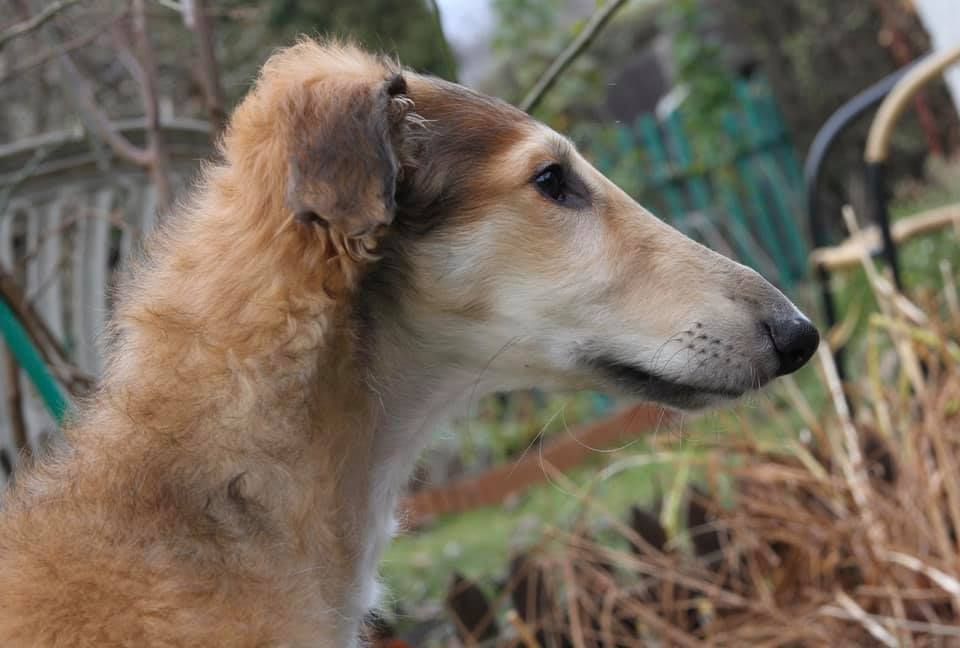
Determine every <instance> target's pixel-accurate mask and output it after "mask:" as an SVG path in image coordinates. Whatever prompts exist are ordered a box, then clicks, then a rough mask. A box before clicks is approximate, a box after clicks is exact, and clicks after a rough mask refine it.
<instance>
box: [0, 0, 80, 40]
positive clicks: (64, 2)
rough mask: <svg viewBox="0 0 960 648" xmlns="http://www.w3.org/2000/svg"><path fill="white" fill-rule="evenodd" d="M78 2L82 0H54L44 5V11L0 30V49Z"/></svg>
mask: <svg viewBox="0 0 960 648" xmlns="http://www.w3.org/2000/svg"><path fill="white" fill-rule="evenodd" d="M78 2H80V0H54V1H53V2H51V3H50V4H48V5H47V6H46V7H44V8H43V11H41V12H40V13H38V14H36V15H34V16H31V17H30V18H27V19H26V20H24V21H22V22H18V23H17V24H15V25H14V26H13V27H10V28H9V29H6V30H4V31H3V32H0V50H2V49H3V48H4V46H5V45H6V44H7V43H8V42H10V41H12V40H13V39H14V38H19V37H20V36H23V35H25V34H28V33H30V32H32V31H33V30H35V29H39V28H40V27H42V26H43V25H44V24H45V23H46V22H47V21H48V20H50V19H51V18H53V17H54V16H56V15H57V14H58V13H60V12H61V11H63V10H64V9H66V8H67V7H70V6H71V5H75V4H77V3H78Z"/></svg>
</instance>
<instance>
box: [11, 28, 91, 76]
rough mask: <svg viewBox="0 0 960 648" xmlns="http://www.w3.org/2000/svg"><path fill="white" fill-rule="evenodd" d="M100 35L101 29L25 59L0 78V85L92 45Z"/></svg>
mask: <svg viewBox="0 0 960 648" xmlns="http://www.w3.org/2000/svg"><path fill="white" fill-rule="evenodd" d="M102 34H103V27H100V28H98V29H96V30H94V31H92V32H89V33H87V34H84V35H82V36H77V37H76V38H72V39H70V40H68V41H67V42H65V43H61V44H60V45H59V46H58V47H56V48H48V49H45V50H43V51H42V52H40V53H39V54H37V55H35V56H31V57H29V58H26V59H24V60H23V61H22V62H21V63H20V64H19V65H15V66H13V67H11V68H10V70H8V71H7V73H6V74H4V75H3V76H2V77H0V85H2V84H4V83H6V82H7V81H10V80H11V79H15V78H16V77H17V76H19V75H21V74H23V73H24V72H26V71H28V70H31V69H33V68H35V67H37V66H38V65H43V64H44V63H47V62H49V61H52V60H53V59H55V58H57V57H58V56H60V55H61V54H64V53H65V52H72V51H73V50H75V49H78V48H80V47H83V46H84V45H87V44H89V43H92V42H93V41H94V40H96V39H97V38H98V37H99V36H101V35H102Z"/></svg>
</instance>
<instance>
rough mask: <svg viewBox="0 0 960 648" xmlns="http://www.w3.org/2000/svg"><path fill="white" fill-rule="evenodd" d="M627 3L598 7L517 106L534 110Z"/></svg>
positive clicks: (615, 1) (613, 0)
mask: <svg viewBox="0 0 960 648" xmlns="http://www.w3.org/2000/svg"><path fill="white" fill-rule="evenodd" d="M625 4H627V0H608V2H607V3H606V4H605V5H603V6H602V7H600V8H599V9H597V10H596V11H595V12H594V13H593V15H592V16H590V20H588V21H587V24H586V25H585V26H584V27H583V31H581V32H580V33H579V34H578V35H577V37H576V38H574V39H573V41H572V42H571V43H570V44H569V45H567V47H566V49H564V50H563V51H562V52H561V53H560V56H558V57H557V58H556V59H555V60H554V61H553V63H551V64H550V67H548V68H547V71H546V72H544V73H543V76H541V77H540V79H539V80H538V81H537V82H536V83H535V84H534V85H533V87H532V88H531V89H530V91H529V92H528V93H527V95H526V96H525V97H524V98H523V100H522V101H521V102H520V103H519V104H518V105H517V107H518V108H520V110H522V111H524V112H532V111H533V110H534V109H535V108H536V107H537V106H538V105H539V104H540V101H541V100H542V99H543V97H544V95H546V94H547V91H548V90H550V88H552V87H553V84H554V83H556V81H557V79H558V78H559V77H560V74H561V73H562V72H563V71H564V70H566V69H567V67H568V66H569V65H570V64H571V63H573V61H574V60H575V59H576V58H577V57H578V56H580V54H581V53H583V51H584V50H585V49H587V47H588V46H589V45H590V43H592V42H593V39H594V38H596V36H597V34H599V33H600V31H601V30H602V29H603V27H604V25H606V24H607V23H608V22H609V21H610V19H611V18H612V17H613V15H614V14H615V13H616V12H617V10H618V9H620V8H621V7H622V6H623V5H625Z"/></svg>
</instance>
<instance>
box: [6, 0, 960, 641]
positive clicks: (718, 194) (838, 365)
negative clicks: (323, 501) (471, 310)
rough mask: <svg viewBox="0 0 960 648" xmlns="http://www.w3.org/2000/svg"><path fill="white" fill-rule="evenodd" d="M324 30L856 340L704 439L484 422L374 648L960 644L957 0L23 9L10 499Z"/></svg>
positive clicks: (229, 2)
mask: <svg viewBox="0 0 960 648" xmlns="http://www.w3.org/2000/svg"><path fill="white" fill-rule="evenodd" d="M299 34H311V35H326V34H330V35H337V36H341V37H349V38H352V39H355V40H357V41H359V42H361V43H362V44H364V45H365V46H366V47H368V48H371V49H374V50H378V51H382V52H386V53H389V54H391V55H395V56H397V57H398V58H399V59H400V60H401V61H402V62H403V63H404V64H405V65H407V66H408V67H411V68H413V69H415V70H417V71H421V72H427V73H431V74H435V75H438V76H442V77H444V78H447V79H450V80H454V81H458V82H460V83H463V84H465V85H468V86H471V87H474V88H477V89H478V90H481V91H483V92H486V93H489V94H492V95H496V96H498V97H501V98H503V99H505V100H507V101H509V102H511V103H515V104H517V105H519V106H521V107H523V108H524V109H526V110H530V111H531V112H532V114H534V115H535V116H536V117H537V118H539V119H541V120H543V121H545V122H546V123H548V124H549V125H551V126H552V127H554V128H555V129H557V130H559V131H561V132H563V133H566V134H567V135H569V136H570V137H571V138H572V139H573V140H574V141H575V142H576V143H577V145H578V146H579V147H580V148H581V149H582V151H583V152H584V154H585V155H586V156H587V157H588V158H589V159H590V160H591V161H592V162H593V163H594V164H596V165H597V166H598V168H600V169H601V170H602V171H603V172H604V173H606V174H607V175H608V176H609V177H611V178H612V179H613V180H614V181H616V182H617V183H618V184H619V185H620V186H621V187H623V188H624V189H625V190H626V191H628V192H629V193H630V194H631V195H633V196H634V197H635V198H637V199H638V200H639V201H640V202H641V203H642V204H644V205H645V206H647V207H649V208H650V209H651V210H652V211H654V212H655V213H656V214H657V215H658V216H660V217H661V218H663V219H664V220H666V221H668V222H670V223H671V224H673V225H674V226H675V227H677V228H679V229H681V230H683V231H684V232H686V233H687V234H688V235H690V236H692V237H694V238H696V239H698V240H700V241H701V242H703V243H704V244H706V245H708V246H710V247H712V248H713V249H716V250H718V251H720V252H722V253H724V254H726V255H728V256H731V257H733V258H736V259H738V260H740V261H741V262H743V263H745V264H748V265H750V266H752V267H754V268H756V269H757V270H759V271H760V272H761V273H763V274H764V275H765V276H766V277H768V278H770V279H771V280H772V281H773V282H774V283H776V284H777V285H778V286H779V287H780V288H781V289H782V290H784V291H785V292H787V293H788V294H789V295H790V296H791V297H792V298H793V299H794V300H795V301H797V302H798V303H800V304H802V306H803V307H804V308H805V310H806V311H807V312H809V313H812V314H815V315H816V318H817V319H818V322H819V324H820V325H821V330H822V331H823V332H824V344H823V346H822V348H821V350H820V352H819V354H818V356H817V357H816V358H815V360H814V361H813V362H811V364H810V366H809V367H807V368H805V369H804V370H803V371H801V372H800V373H799V374H797V375H796V376H795V377H791V378H788V379H784V380H781V381H779V382H778V384H777V385H775V386H774V387H773V388H771V389H769V390H767V391H766V392H764V393H763V394H761V395H758V396H754V397H752V398H750V399H748V400H747V401H746V402H743V403H740V404H739V405H738V406H737V407H735V408H733V409H731V410H726V411H723V412H716V413H709V414H705V415H701V416H698V417H690V416H680V415H677V414H674V413H671V412H668V411H664V410H661V409H658V408H654V407H649V406H646V405H643V404H639V405H638V404H635V403H629V402H622V401H619V400H617V399H615V398H612V397H611V396H609V395H606V394H598V393H582V394H581V393H578V394H566V393H565V394H548V393H541V392H537V391H533V392H525V393H516V394H498V395H495V396H493V397H490V398H486V399H481V400H478V401H477V402H476V403H475V404H474V407H473V408H472V411H471V413H470V416H469V417H468V418H466V419H463V420H457V421H452V422H451V423H450V424H449V426H448V427H447V428H446V429H442V430H438V431H437V432H436V439H435V442H434V443H433V444H432V447H431V449H430V451H429V452H428V453H427V455H426V456H425V457H424V458H423V460H422V462H421V464H420V467H419V468H418V471H417V473H416V475H415V476H414V478H413V479H412V480H411V483H410V488H409V496H408V498H407V500H406V501H405V502H404V504H403V509H404V512H405V531H404V533H403V534H402V535H401V537H399V538H398V539H397V540H396V541H395V542H394V543H393V546H392V548H391V549H390V550H389V552H388V554H387V556H386V559H385V561H384V564H383V569H382V571H383V575H384V580H385V581H386V583H387V585H388V587H389V593H388V595H387V598H386V602H385V605H384V609H383V611H382V612H381V613H380V614H379V615H378V616H377V617H376V618H371V621H370V631H369V633H370V637H371V639H372V640H373V641H374V642H375V644H376V645H382V646H386V645H392V646H403V645H408V646H457V645H478V644H479V645H488V646H494V645H497V646H500V645H504V646H525V647H528V648H529V647H532V646H543V647H552V646H577V647H580V646H637V645H650V646H668V645H669V646H673V645H677V646H687V645H703V644H708V645H718V646H744V645H770V646H779V645H784V646H820V645H823V646H839V645H843V646H873V645H886V646H914V645H915V646H952V645H960V578H958V576H960V544H958V543H960V535H958V528H960V481H958V478H957V475H958V474H960V473H958V468H960V417H958V414H960V367H958V363H960V346H958V340H957V335H958V332H960V297H958V294H957V287H956V283H957V278H956V268H957V267H958V263H960V247H958V239H957V236H958V234H960V161H958V159H957V158H956V151H957V145H958V143H960V129H958V126H960V122H958V105H960V103H958V102H960V71H958V68H951V67H950V66H951V65H952V63H953V62H954V61H957V60H960V50H958V47H960V5H957V3H956V0H863V1H861V2H856V3H853V2H846V3H837V2H831V1H830V0H775V1H770V2H747V1H746V0H605V1H597V0H431V1H426V0H312V1H310V2H306V1H300V0H263V1H259V2H257V1H253V0H224V1H222V2H214V1H212V0H42V1H41V0H0V333H2V335H3V341H4V343H3V345H2V348H0V476H2V479H4V480H6V479H9V478H11V477H12V475H13V474H14V472H15V470H16V465H17V463H18V462H19V461H20V460H22V458H23V457H24V456H26V455H29V454H30V453H31V452H35V451H37V450H39V449H41V448H42V447H43V446H44V445H45V444H47V443H49V442H50V440H51V439H53V438H55V437H56V435H57V434H58V427H59V422H60V420H61V418H62V416H63V414H64V412H66V411H67V410H68V409H69V407H70V403H71V402H72V401H74V400H76V399H77V398H81V397H82V396H83V395H84V394H85V393H87V392H88V391H89V389H90V388H91V385H92V384H93V383H94V381H95V380H96V376H97V374H98V372H99V371H100V368H101V364H100V356H99V352H98V346H97V340H98V338H99V336H100V335H101V333H102V332H103V328H104V323H105V321H106V320H107V318H108V317H109V314H110V308H111V301H112V295H111V287H112V285H113V283H114V278H115V276H116V275H117V273H118V272H119V271H122V269H123V268H124V265H125V263H126V262H127V259H128V257H129V255H130V254H131V251H133V250H135V249H136V247H137V245H138V243H139V241H140V239H141V238H142V236H143V235H144V233H146V232H148V231H149V230H150V229H151V228H152V227H153V226H154V225H155V224H156V223H157V222H159V221H161V220H162V219H163V218H164V217H165V214H166V213H167V211H168V209H169V208H170V206H171V205H173V204H174V202H175V201H176V199H177V197H178V195H180V194H181V192H183V191H184V190H185V189H186V188H187V187H189V184H190V181H191V178H192V177H193V176H194V174H195V173H196V172H197V169H198V168H199V164H200V161H201V160H202V159H204V158H208V157H210V156H211V155H212V154H213V151H214V149H213V143H214V142H215V140H216V137H217V136H218V133H219V132H220V130H221V128H222V126H223V123H224V120H225V118H226V115H227V114H229V111H230V110H231V108H232V106H234V105H235V104H236V103H237V101H238V100H239V99H240V98H241V97H242V96H243V94H244V93H245V92H246V90H247V89H248V87H249V86H250V83H251V81H252V79H253V78H254V75H255V74H256V71H257V69H258V68H259V66H260V65H261V63H262V62H263V61H264V60H265V58H266V57H267V56H268V55H269V54H270V52H271V51H272V50H273V49H274V48H276V47H279V46H281V45H284V44H288V43H290V42H292V40H293V39H295V38H296V36H297V35H299ZM868 141H869V143H870V146H868Z"/></svg>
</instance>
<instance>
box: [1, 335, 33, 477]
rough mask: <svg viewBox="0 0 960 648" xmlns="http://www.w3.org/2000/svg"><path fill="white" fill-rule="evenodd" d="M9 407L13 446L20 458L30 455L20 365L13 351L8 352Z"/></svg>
mask: <svg viewBox="0 0 960 648" xmlns="http://www.w3.org/2000/svg"><path fill="white" fill-rule="evenodd" d="M6 364H7V390H8V391H7V409H8V410H9V412H10V428H11V432H12V436H13V446H14V448H16V449H17V453H18V454H19V455H20V458H21V459H23V458H24V457H29V456H30V453H31V448H30V439H29V437H28V436H27V424H26V422H25V421H24V420H23V393H22V392H21V390H20V365H19V364H17V359H16V358H15V357H14V356H13V354H12V353H9V352H8V353H7V362H6Z"/></svg>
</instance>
